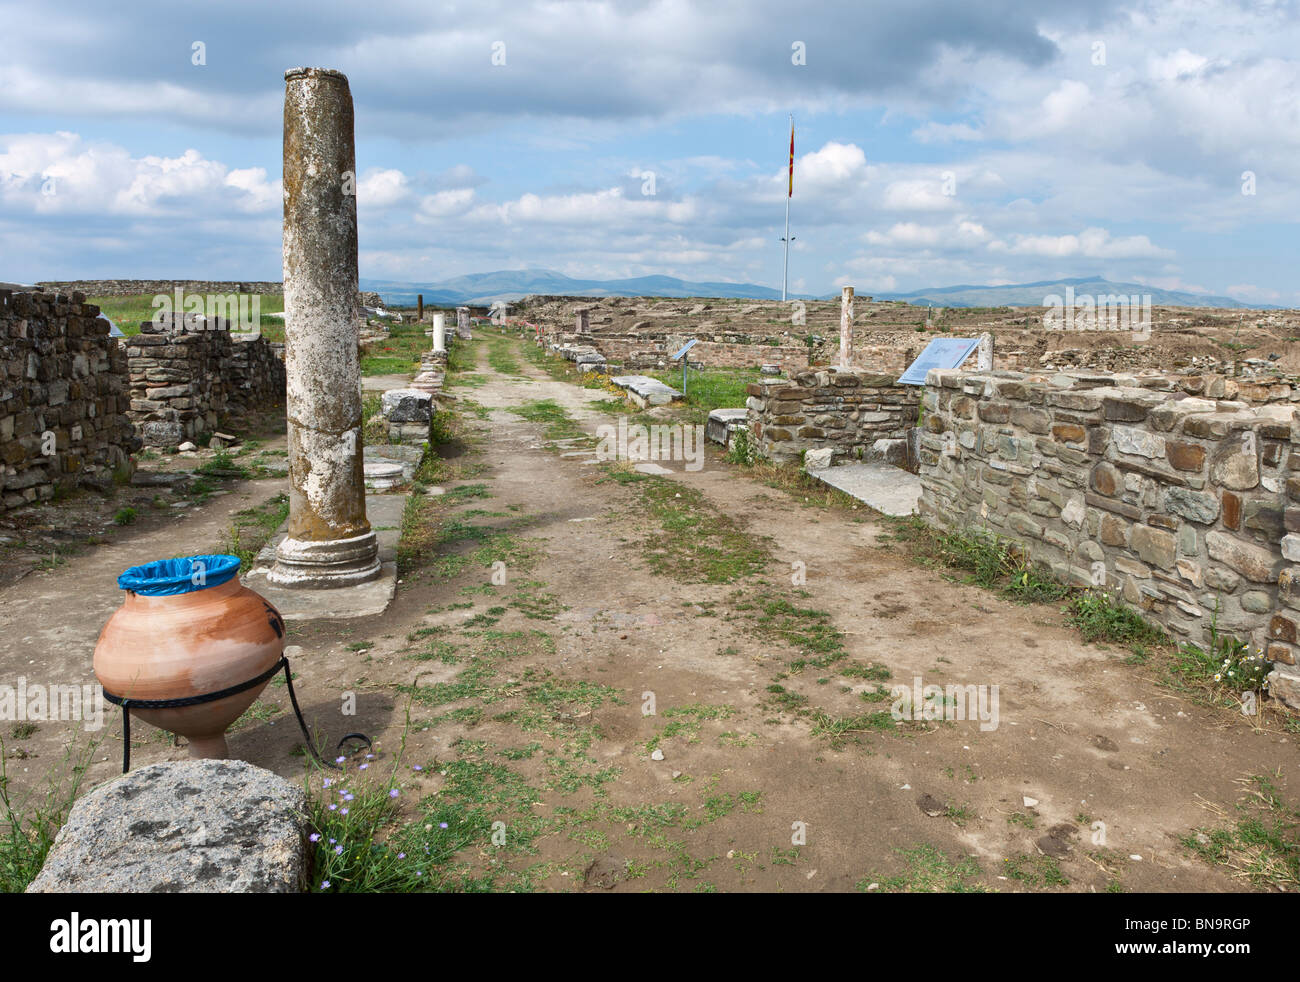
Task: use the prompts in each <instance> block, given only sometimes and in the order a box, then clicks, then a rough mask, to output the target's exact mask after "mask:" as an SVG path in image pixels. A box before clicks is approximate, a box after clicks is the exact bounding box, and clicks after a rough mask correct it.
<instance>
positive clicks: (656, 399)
mask: <svg viewBox="0 0 1300 982" xmlns="http://www.w3.org/2000/svg"><path fill="white" fill-rule="evenodd" d="M610 381H611V382H613V383H614V384H615V385H616V386H618V387H619V388H620V389H623V390H624V391H625V392H626V393H627V395H628V398H629V399H631V400H632V401H633V402H634V403H636V404H637V405H638V406H640V407H641V408H642V409H649V408H650V407H651V406H666V405H668V403H670V402H672V401H673V400H674V399H680V398H682V394H681V393H680V392H678V391H677V390H676V389H674V388H673V387H672V386H669V385H664V384H663V383H662V382H660V381H659V380H658V379H653V378H650V376H648V375H616V376H614V377H613V378H611V379H610Z"/></svg>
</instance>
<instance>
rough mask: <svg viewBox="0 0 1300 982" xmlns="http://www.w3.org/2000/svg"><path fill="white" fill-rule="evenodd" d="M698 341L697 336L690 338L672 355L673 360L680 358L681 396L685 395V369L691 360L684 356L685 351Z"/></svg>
mask: <svg viewBox="0 0 1300 982" xmlns="http://www.w3.org/2000/svg"><path fill="white" fill-rule="evenodd" d="M699 341H700V339H699V338H691V339H690V340H689V341H687V342H686V343H685V344H684V345H682V347H681V350H680V351H678V352H677V354H675V355H673V361H676V360H677V359H678V358H680V359H681V360H682V395H683V396H685V395H686V369H687V368H688V367H689V366H690V364H691V360H690V359H689V358H687V357H686V353H687V352H688V351H690V350H691V349H692V348H694V347H695V346H696V345H697V344H698V343H699Z"/></svg>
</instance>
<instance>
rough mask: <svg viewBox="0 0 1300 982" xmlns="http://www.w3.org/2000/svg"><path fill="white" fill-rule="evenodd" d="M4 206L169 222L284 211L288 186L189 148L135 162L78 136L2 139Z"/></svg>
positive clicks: (127, 155)
mask: <svg viewBox="0 0 1300 982" xmlns="http://www.w3.org/2000/svg"><path fill="white" fill-rule="evenodd" d="M0 202H3V204H4V205H5V207H6V209H9V210H12V211H16V212H24V211H25V212H32V213H36V214H77V213H83V214H109V215H123V216H136V217H148V216H162V215H177V214H182V213H185V212H190V213H199V214H203V215H210V214H213V213H214V212H218V211H221V210H236V211H240V212H264V211H270V210H273V209H275V208H277V207H278V206H279V202H280V184H279V182H278V181H275V182H272V181H269V180H267V175H266V171H265V170H264V169H263V168H260V167H252V168H242V169H235V170H232V169H231V168H229V167H227V166H226V165H225V164H223V163H221V162H219V161H215V160H208V159H206V158H205V157H204V156H203V155H202V154H201V153H199V151H197V150H194V149H189V150H186V151H185V152H184V153H182V154H181V155H180V156H178V157H162V156H155V155H148V156H144V157H132V156H131V155H130V153H129V152H128V151H127V150H126V149H124V148H123V147H119V146H116V145H114V144H111V143H89V144H88V143H85V142H83V141H82V139H81V138H80V137H79V136H78V135H77V134H75V133H69V132H63V131H60V132H58V133H53V134H45V133H28V134H10V135H3V136H0Z"/></svg>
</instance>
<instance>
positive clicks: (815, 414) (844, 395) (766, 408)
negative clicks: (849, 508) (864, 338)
mask: <svg viewBox="0 0 1300 982" xmlns="http://www.w3.org/2000/svg"><path fill="white" fill-rule="evenodd" d="M748 393H749V398H748V399H747V400H746V406H747V407H748V409H749V417H748V419H749V426H750V431H751V432H752V433H753V435H754V437H755V438H756V439H757V440H758V444H759V447H760V449H761V451H762V453H763V454H764V455H765V456H767V457H770V458H772V459H773V460H775V461H777V462H778V463H780V462H785V461H790V460H795V459H798V458H799V457H800V456H801V455H802V453H803V452H804V451H805V450H822V449H826V448H831V449H832V450H833V451H834V453H833V455H832V456H833V457H841V458H850V459H854V458H862V457H865V456H867V455H868V453H869V452H870V451H871V448H872V446H873V445H874V444H875V442H876V441H877V440H902V439H905V438H906V434H907V430H908V428H909V427H911V426H913V425H915V423H916V417H917V412H918V409H919V405H920V401H921V391H920V387H919V386H915V385H898V384H897V383H896V382H895V376H894V375H893V374H880V373H872V372H862V371H857V370H852V371H843V370H841V369H835V368H827V369H819V370H816V371H803V372H800V373H798V374H796V375H794V376H793V377H792V378H790V379H788V380H786V379H774V380H772V381H770V382H769V381H759V382H753V383H751V384H750V385H749V387H748Z"/></svg>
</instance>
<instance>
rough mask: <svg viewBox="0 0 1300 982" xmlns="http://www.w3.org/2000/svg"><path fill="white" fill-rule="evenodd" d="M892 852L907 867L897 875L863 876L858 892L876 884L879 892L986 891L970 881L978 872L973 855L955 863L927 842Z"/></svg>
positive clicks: (977, 865) (978, 884) (982, 886)
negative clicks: (896, 854) (898, 856)
mask: <svg viewBox="0 0 1300 982" xmlns="http://www.w3.org/2000/svg"><path fill="white" fill-rule="evenodd" d="M894 851H895V852H897V853H898V854H899V855H900V856H902V857H903V860H904V863H905V864H906V867H907V868H906V869H905V870H904V871H903V872H902V873H899V874H898V875H896V876H873V877H865V878H863V879H861V880H859V881H858V883H857V888H858V890H860V891H862V892H863V893H866V892H868V888H869V887H870V886H871V884H872V883H875V884H876V890H877V891H879V892H880V893H986V892H987V890H986V889H985V887H984V885H983V884H982V883H979V882H972V881H974V880H975V878H976V877H978V876H979V875H980V872H981V871H980V866H979V863H978V862H976V860H975V858H974V857H973V856H963V857H962V858H960V859H958V860H957V861H956V862H954V861H952V860H950V859H949V858H948V857H947V856H945V855H944V854H943V853H942V852H940V851H939V850H938V849H936V848H935V847H934V846H932V845H929V844H928V843H927V844H923V845H919V846H916V847H915V848H913V849H896V850H894ZM871 892H873V893H874V892H876V891H871Z"/></svg>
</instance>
